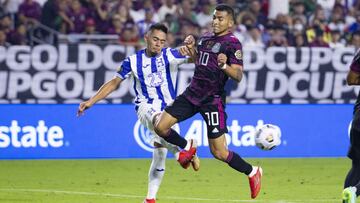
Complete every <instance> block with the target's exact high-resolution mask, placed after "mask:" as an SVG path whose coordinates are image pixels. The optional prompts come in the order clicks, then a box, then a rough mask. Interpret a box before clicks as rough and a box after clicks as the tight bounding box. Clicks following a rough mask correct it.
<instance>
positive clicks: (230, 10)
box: [215, 4, 235, 22]
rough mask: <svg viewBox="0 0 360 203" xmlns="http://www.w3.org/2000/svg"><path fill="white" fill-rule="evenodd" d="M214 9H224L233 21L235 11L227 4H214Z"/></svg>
mask: <svg viewBox="0 0 360 203" xmlns="http://www.w3.org/2000/svg"><path fill="white" fill-rule="evenodd" d="M215 10H217V11H226V13H228V14H229V15H230V16H231V18H232V20H233V21H234V22H235V12H234V9H233V8H232V7H231V6H229V5H227V4H219V5H217V6H216V8H215Z"/></svg>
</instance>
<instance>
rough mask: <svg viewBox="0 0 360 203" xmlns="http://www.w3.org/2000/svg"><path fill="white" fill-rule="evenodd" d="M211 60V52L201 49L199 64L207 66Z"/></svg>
mask: <svg viewBox="0 0 360 203" xmlns="http://www.w3.org/2000/svg"><path fill="white" fill-rule="evenodd" d="M208 60H209V53H207V52H203V51H200V58H199V64H200V65H203V66H206V65H207V63H208Z"/></svg>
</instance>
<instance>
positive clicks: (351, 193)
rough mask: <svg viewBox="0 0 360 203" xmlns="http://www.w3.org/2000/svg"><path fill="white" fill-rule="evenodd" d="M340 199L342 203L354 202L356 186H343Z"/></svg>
mask: <svg viewBox="0 0 360 203" xmlns="http://www.w3.org/2000/svg"><path fill="white" fill-rule="evenodd" d="M342 199H343V202H344V203H356V188H355V187H347V188H345V189H344V190H343V192H342Z"/></svg>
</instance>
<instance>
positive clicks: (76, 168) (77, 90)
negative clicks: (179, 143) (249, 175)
mask: <svg viewBox="0 0 360 203" xmlns="http://www.w3.org/2000/svg"><path fill="white" fill-rule="evenodd" d="M217 3H227V4H230V5H231V6H232V7H233V8H234V9H235V11H236V26H235V27H234V33H235V35H236V36H237V37H238V39H239V40H240V41H241V42H242V44H243V46H244V48H243V51H244V67H245V76H244V78H243V80H242V82H241V83H239V84H237V83H233V82H231V81H230V82H229V83H228V84H227V90H228V95H227V96H228V98H227V102H228V104H229V105H228V107H227V109H228V116H229V118H228V125H229V126H228V127H229V134H228V135H227V138H228V139H227V141H228V144H229V148H231V149H232V150H235V151H237V152H239V153H240V154H241V155H242V156H244V157H246V158H250V159H252V160H251V161H253V162H258V163H259V164H260V165H262V166H263V168H264V170H265V174H268V176H265V180H264V190H263V192H262V195H260V197H259V199H258V200H257V201H255V202H304V203H305V202H306V203H307V202H324V203H327V202H339V199H340V192H341V190H342V185H343V179H344V178H345V175H346V171H347V170H348V168H349V167H350V161H348V160H347V159H346V152H347V148H348V145H349V139H348V129H349V125H350V122H351V118H352V106H353V105H352V104H353V103H354V102H355V99H356V96H357V94H358V91H359V88H356V87H349V86H347V85H346V74H347V71H348V69H349V64H350V62H351V60H352V57H353V55H354V53H355V51H356V50H357V49H358V48H360V1H359V0H227V1H216V0H144V1H132V0H0V103H1V105H0V159H1V161H0V202H140V201H141V200H142V199H143V195H145V193H146V180H147V170H148V166H149V164H150V159H149V158H150V157H151V146H148V145H147V144H146V142H145V140H146V139H147V137H148V132H147V130H146V129H144V127H143V126H141V125H140V124H139V123H138V122H137V118H136V115H135V112H134V107H133V106H132V104H131V103H132V99H133V96H134V95H135V94H134V92H133V91H132V90H131V87H132V81H131V80H128V81H125V82H123V83H122V85H121V87H120V88H119V89H118V90H117V91H116V92H114V93H113V94H112V95H110V96H109V98H108V99H106V100H104V101H102V102H101V103H102V104H101V105H96V106H94V107H93V108H92V109H91V110H90V111H89V112H86V115H85V116H84V117H81V118H76V115H75V114H76V110H77V106H78V104H79V103H80V102H81V101H84V100H86V99H88V98H89V97H90V96H92V95H93V94H94V93H95V92H96V90H97V89H98V88H99V87H100V85H101V84H102V83H104V82H105V81H107V80H109V79H110V78H112V77H113V75H114V71H115V70H116V69H117V68H118V66H119V64H120V62H121V61H122V59H124V58H125V57H126V56H128V55H131V54H133V53H134V52H135V51H136V50H138V49H141V48H143V47H144V45H145V44H144V41H143V36H144V31H145V30H146V29H147V28H148V27H149V26H150V25H151V24H152V23H155V22H163V23H165V24H166V25H167V26H168V27H169V29H170V31H171V33H170V34H169V35H168V42H167V43H168V46H171V47H176V46H179V45H180V44H181V43H182V40H183V39H184V37H185V36H187V35H189V34H192V35H195V36H196V37H197V36H199V35H200V34H201V33H204V32H206V31H209V30H211V19H212V13H213V10H214V8H215V6H216V4H217ZM193 70H194V66H193V65H182V66H181V67H180V72H179V75H178V81H177V91H178V93H179V92H182V91H183V90H184V89H185V88H186V86H187V85H188V83H189V81H190V80H191V76H192V74H193ZM264 123H273V124H276V125H278V126H279V127H280V128H281V131H282V144H281V145H280V146H279V147H278V148H276V149H275V150H273V151H261V150H259V149H258V148H256V147H255V143H254V138H253V133H254V131H255V129H256V127H257V126H259V125H262V124H264ZM204 126H205V124H204V123H203V121H202V120H201V118H200V117H199V116H197V117H194V118H193V119H190V120H188V121H186V122H184V123H181V124H180V126H179V129H180V131H181V133H182V135H184V136H186V137H187V138H190V137H192V138H196V139H197V140H198V141H199V143H200V147H199V155H200V157H201V158H204V159H203V167H202V170H201V171H200V172H199V173H192V172H191V171H184V170H181V169H180V168H179V167H178V166H177V165H176V163H175V162H174V161H173V160H171V161H168V165H167V167H168V173H167V175H166V178H165V180H164V185H163V186H162V188H161V190H160V193H159V200H160V201H159V202H164V203H166V202H250V201H248V200H249V197H248V196H249V195H248V191H247V190H248V188H247V183H246V182H245V181H246V180H245V179H242V178H237V177H238V175H237V174H235V173H233V172H232V171H231V170H228V169H227V168H225V167H223V164H221V163H219V162H217V161H214V160H207V159H206V158H210V157H211V154H210V153H209V150H208V147H207V144H208V143H207V137H206V128H205V127H204ZM14 159H16V160H14ZM38 159H40V160H38ZM49 159H50V160H49ZM54 159H56V160H54ZM85 159H86V160H85ZM90 159H91V160H90ZM130 171H131V172H130ZM237 181H239V182H237ZM241 181H242V182H241ZM189 182H191V183H192V187H191V188H187V184H188V183H189ZM179 188H181V189H179ZM221 189H223V190H224V191H227V192H222V191H221Z"/></svg>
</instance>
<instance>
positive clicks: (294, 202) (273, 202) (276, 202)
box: [0, 188, 340, 203]
mask: <svg viewBox="0 0 360 203" xmlns="http://www.w3.org/2000/svg"><path fill="white" fill-rule="evenodd" d="M1 191H3V192H27V193H58V194H69V195H85V196H106V197H116V198H126V199H135V198H136V199H142V198H144V196H140V195H126V194H113V193H102V192H81V191H66V190H50V189H48V190H46V189H25V188H21V189H16V188H0V192H1ZM161 199H168V200H188V201H205V202H206V201H213V202H259V203H260V202H266V203H304V201H305V202H306V203H310V202H328V203H330V202H338V201H336V200H333V199H321V200H319V199H306V200H270V201H269V200H232V199H228V200H226V199H209V198H198V197H176V196H161ZM339 201H340V200H339Z"/></svg>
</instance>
